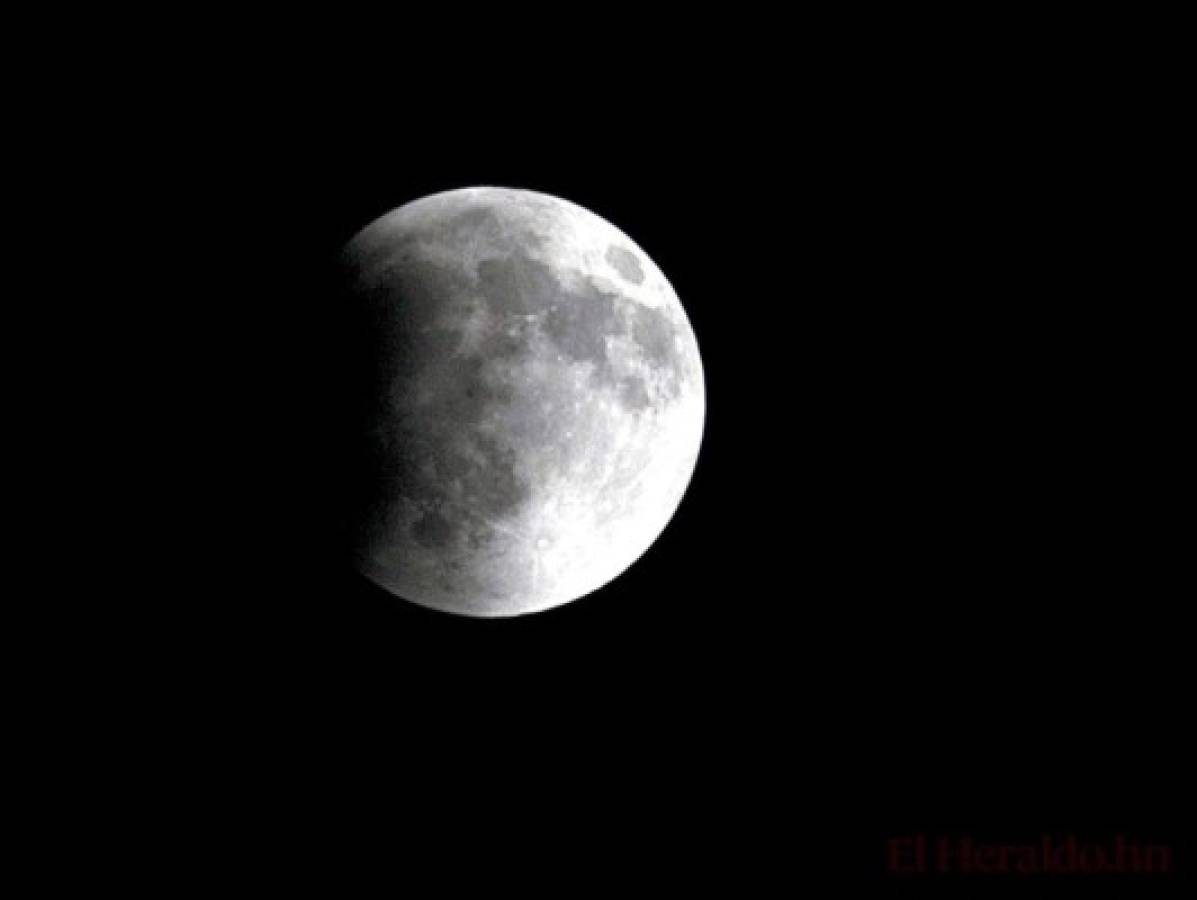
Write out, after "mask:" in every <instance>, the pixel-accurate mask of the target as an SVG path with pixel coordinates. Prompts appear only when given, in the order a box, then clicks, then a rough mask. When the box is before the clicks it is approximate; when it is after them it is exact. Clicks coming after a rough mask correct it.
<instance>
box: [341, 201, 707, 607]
mask: <svg viewBox="0 0 1197 900" xmlns="http://www.w3.org/2000/svg"><path fill="white" fill-rule="evenodd" d="M344 260H345V264H346V274H347V284H348V286H349V289H350V291H351V294H352V296H353V297H354V298H355V301H356V302H357V303H358V304H360V307H361V309H362V310H363V311H364V312H365V314H366V316H367V321H368V323H369V324H368V329H369V331H370V333H371V339H372V344H373V346H374V348H375V349H374V351H373V352H372V354H371V356H372V358H371V360H370V367H369V368H370V376H371V380H370V383H369V386H368V394H369V398H368V399H369V403H368V410H367V415H366V418H367V429H366V432H367V433H366V444H367V448H366V449H367V453H366V456H365V459H366V463H365V470H366V472H365V474H366V490H365V491H364V492H363V493H362V498H363V502H362V503H361V504H360V508H359V509H358V511H357V513H356V516H355V520H356V531H357V538H356V559H357V564H358V567H359V569H360V570H361V571H362V572H363V573H364V574H365V575H366V576H367V577H369V578H370V579H371V580H373V581H374V582H375V583H377V584H379V585H381V586H382V587H384V588H386V589H387V590H389V591H390V592H392V593H394V594H396V595H398V596H400V597H403V598H405V599H407V600H410V601H413V602H415V603H418V604H421V605H424V606H429V607H433V608H435V609H440V610H444V611H447V612H453V613H460V614H464V615H471V616H513V615H519V614H522V613H530V612H536V611H539V610H544V609H548V608H550V607H553V606H558V605H560V604H562V603H567V602H569V601H571V600H575V599H577V598H578V597H581V596H583V595H584V594H587V593H590V592H591V591H594V590H596V589H597V588H600V587H602V586H603V585H604V584H606V583H608V582H609V581H611V580H612V579H614V578H615V577H617V576H618V575H619V574H620V573H622V572H623V571H624V570H625V569H627V567H628V566H630V565H631V564H632V563H633V562H635V560H636V559H637V558H638V557H639V556H640V555H641V554H643V553H644V551H645V550H647V549H648V548H649V546H650V545H651V544H652V543H653V541H655V540H656V538H657V537H658V535H660V533H661V532H662V530H663V529H664V528H665V526H666V524H667V523H668V522H669V520H670V518H671V517H672V516H673V513H674V511H675V510H676V509H677V506H678V504H679V502H680V501H681V498H682V494H683V492H684V491H685V489H686V486H687V484H688V483H689V480H690V477H691V475H692V473H693V471H694V465H695V461H696V459H697V456H698V447H699V442H700V440H701V437H702V425H703V415H704V404H705V400H704V391H703V376H702V366H701V363H700V360H699V355H698V345H697V344H696V342H695V339H694V333H693V331H692V330H691V328H690V323H689V321H688V320H687V319H686V315H685V313H684V312H683V310H682V307H681V304H680V303H679V302H678V298H677V296H676V294H674V292H673V289H672V288H671V287H670V285H669V283H668V282H667V281H666V280H665V277H664V276H663V275H662V274H661V272H660V270H659V269H658V268H657V267H656V265H654V264H653V262H652V260H650V259H649V258H648V257H647V256H646V255H645V254H644V253H643V251H641V250H640V249H639V248H638V247H637V246H636V245H635V244H634V243H632V241H631V240H629V239H628V238H627V237H626V236H625V235H624V234H623V233H621V232H620V231H619V230H618V229H616V228H615V227H614V226H612V225H610V224H609V223H607V222H606V221H604V220H603V219H600V218H599V217H598V216H596V215H594V214H593V213H590V212H588V211H587V210H584V209H582V208H581V207H579V206H576V205H574V204H572V203H569V202H567V201H565V200H561V199H558V198H556V197H550V196H547V195H544V194H538V193H534V192H531V191H522V190H507V189H500V188H471V189H466V190H457V191H449V192H447V193H442V194H435V195H433V196H429V197H424V198H422V199H420V200H416V201H415V202H413V203H409V204H407V205H406V206H403V207H401V208H399V209H397V210H395V211H393V212H391V213H389V214H387V215H385V216H383V217H382V218H380V219H378V220H376V221H375V222H373V223H371V224H370V225H368V226H367V227H366V228H365V229H363V230H362V231H361V232H360V233H359V234H358V235H357V236H356V237H354V238H353V240H352V241H350V242H349V244H348V245H347V246H346V249H345V255H344Z"/></svg>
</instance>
